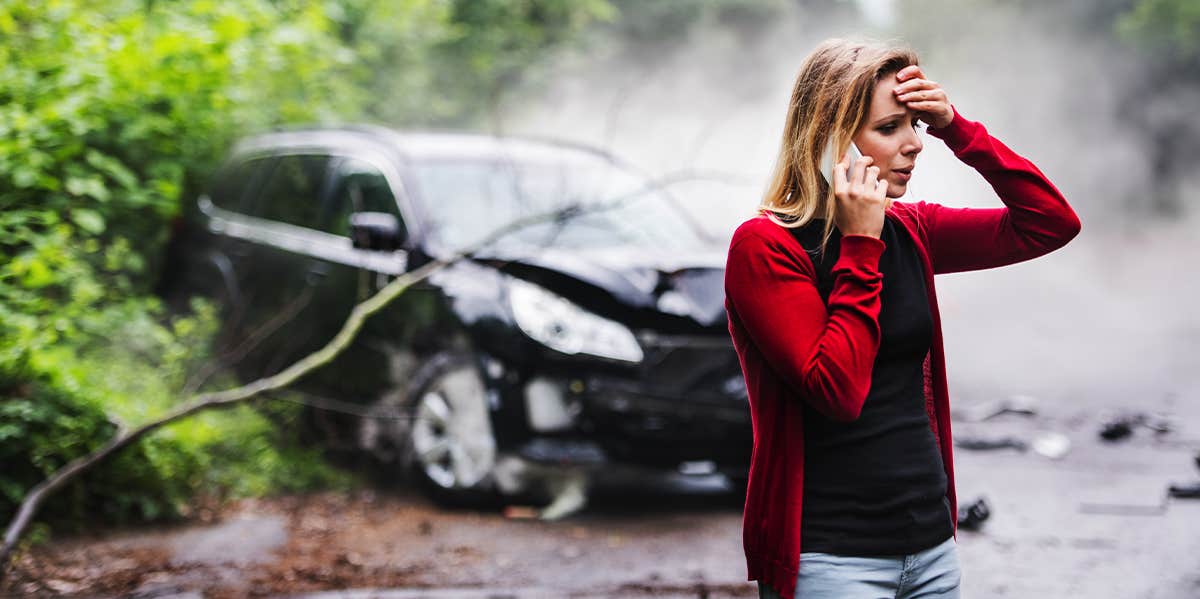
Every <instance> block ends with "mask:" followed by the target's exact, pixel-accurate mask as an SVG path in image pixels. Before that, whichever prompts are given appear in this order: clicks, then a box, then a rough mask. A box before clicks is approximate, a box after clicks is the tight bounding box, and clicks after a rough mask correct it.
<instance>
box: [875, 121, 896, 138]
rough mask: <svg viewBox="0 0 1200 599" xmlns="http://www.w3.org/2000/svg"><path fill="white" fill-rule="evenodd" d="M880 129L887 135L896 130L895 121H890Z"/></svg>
mask: <svg viewBox="0 0 1200 599" xmlns="http://www.w3.org/2000/svg"><path fill="white" fill-rule="evenodd" d="M879 130H880V131H881V132H883V133H884V134H885V135H886V134H888V133H891V132H892V131H895V130H896V125H895V123H888V124H886V125H884V126H882V127H880V128H879Z"/></svg>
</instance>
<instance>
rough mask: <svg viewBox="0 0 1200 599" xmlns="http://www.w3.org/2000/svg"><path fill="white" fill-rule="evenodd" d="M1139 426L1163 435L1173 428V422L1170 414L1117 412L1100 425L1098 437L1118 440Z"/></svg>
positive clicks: (1129, 434)
mask: <svg viewBox="0 0 1200 599" xmlns="http://www.w3.org/2000/svg"><path fill="white" fill-rule="evenodd" d="M1139 426H1144V427H1146V428H1148V429H1150V430H1152V431H1154V433H1155V434H1156V435H1163V434H1166V433H1169V432H1171V431H1173V430H1175V422H1174V420H1173V419H1172V418H1171V417H1170V416H1167V415H1164V414H1147V413H1145V412H1127V413H1122V414H1117V415H1116V416H1113V417H1112V418H1110V419H1108V420H1106V421H1105V422H1104V424H1102V425H1100V438H1101V439H1104V440H1105V441H1108V442H1113V441H1120V440H1122V439H1125V438H1127V437H1129V436H1131V435H1133V431H1134V429H1136V428H1137V427H1139Z"/></svg>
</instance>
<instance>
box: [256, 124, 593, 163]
mask: <svg viewBox="0 0 1200 599" xmlns="http://www.w3.org/2000/svg"><path fill="white" fill-rule="evenodd" d="M363 144H369V145H371V146H375V149H376V150H379V151H383V152H385V153H389V154H393V155H396V156H397V157H399V158H401V159H403V160H405V161H408V160H417V161H423V160H448V159H454V160H487V161H510V160H511V161H515V162H564V161H572V160H573V159H578V160H588V161H591V160H596V159H600V160H603V161H606V162H612V163H615V162H617V161H616V159H615V158H614V157H613V156H612V155H610V154H608V153H606V152H603V151H601V150H598V149H596V148H592V147H589V146H585V145H581V144H575V143H570V142H565V141H558V140H550V139H539V138H534V137H521V136H501V135H488V134H482V133H463V132H441V131H401V130H396V129H390V128H387V127H380V126H374V125H350V126H340V127H324V128H305V129H296V130H287V131H276V132H271V133H263V134H259V135H254V136H250V137H247V138H245V139H243V140H241V141H240V142H239V143H238V144H237V145H236V146H235V147H234V151H233V154H234V155H235V156H237V155H244V154H256V153H260V152H271V151H279V150H300V149H319V148H335V147H351V148H353V147H362V146H363Z"/></svg>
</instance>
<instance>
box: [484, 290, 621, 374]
mask: <svg viewBox="0 0 1200 599" xmlns="http://www.w3.org/2000/svg"><path fill="white" fill-rule="evenodd" d="M510 281H511V284H510V285H509V294H508V297H509V303H510V305H511V306H512V312H513V317H514V318H515V319H516V321H517V326H519V327H521V330H522V331H524V332H525V334H526V335H529V337H530V338H531V339H533V340H534V341H537V342H538V343H541V344H542V345H545V346H547V347H549V348H551V349H553V350H556V351H559V352H562V353H564V354H570V355H574V354H589V355H593V356H599V357H601V358H609V359H612V360H623V361H625V362H641V361H642V348H641V346H640V345H638V342H637V339H635V338H634V337H633V332H632V331H630V330H629V328H628V327H626V326H625V325H623V324H621V323H619V322H615V321H612V320H609V319H607V318H602V317H600V316H597V315H595V314H593V313H591V312H588V311H587V310H584V309H583V308H580V307H579V306H577V305H575V304H574V303H572V302H571V301H569V300H567V299H566V298H564V297H561V296H559V295H556V294H554V293H550V292H549V291H546V290H545V289H542V288H541V287H538V286H537V285H534V284H532V283H529V282H527V281H523V280H521V279H510Z"/></svg>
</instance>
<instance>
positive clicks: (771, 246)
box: [725, 225, 885, 421]
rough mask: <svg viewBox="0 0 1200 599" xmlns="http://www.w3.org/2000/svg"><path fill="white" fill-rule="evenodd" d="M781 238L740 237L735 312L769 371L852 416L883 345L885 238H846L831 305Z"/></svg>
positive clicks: (796, 251) (735, 249)
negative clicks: (881, 264) (882, 260)
mask: <svg viewBox="0 0 1200 599" xmlns="http://www.w3.org/2000/svg"><path fill="white" fill-rule="evenodd" d="M771 226H777V225H771ZM784 241H785V240H782V239H771V238H767V237H764V236H761V235H758V234H748V235H744V236H740V238H739V236H735V238H734V240H733V243H732V244H731V246H730V250H729V259H728V262H727V264H726V279H725V293H726V297H727V299H728V300H729V303H728V305H729V306H730V308H731V310H730V312H731V314H730V317H731V318H732V319H735V320H736V321H737V323H738V324H740V325H741V327H742V328H743V329H744V330H745V332H746V335H747V337H748V338H749V341H750V342H752V343H753V345H754V346H755V349H757V350H758V351H759V353H760V354H761V355H762V356H763V359H764V360H765V362H766V363H767V365H768V366H769V367H770V368H771V370H773V371H774V372H775V373H776V374H777V375H778V376H779V377H780V378H782V379H783V381H784V382H786V383H787V384H788V385H789V386H791V387H792V388H793V389H795V390H796V391H798V395H800V396H801V397H803V398H804V399H805V400H807V401H808V402H809V403H810V404H811V405H812V407H813V408H815V409H816V410H817V411H819V412H821V413H822V414H824V415H826V416H828V417H829V418H832V419H835V420H839V421H851V420H855V419H857V418H858V416H859V414H860V413H861V412H862V406H863V402H865V401H866V397H867V392H868V390H869V389H870V386H871V368H872V365H873V364H874V361H875V354H876V353H877V352H878V350H879V341H880V335H881V333H880V328H879V310H880V297H879V294H880V291H881V290H882V288H883V275H882V274H880V272H879V257H880V255H881V254H882V253H883V250H884V247H885V244H884V242H883V241H881V240H879V239H877V238H874V237H867V236H860V235H847V236H844V237H842V239H841V250H840V254H839V257H838V260H837V263H836V264H834V266H833V270H832V274H833V276H834V283H833V290H832V291H831V292H830V295H829V305H828V308H826V305H825V302H823V301H822V300H821V296H820V294H819V293H818V291H817V287H816V282H815V276H814V272H813V270H812V266H811V261H809V260H808V258H807V256H803V255H800V254H802V253H803V251H804V250H803V248H800V247H799V244H796V243H785V242H784ZM787 241H791V240H790V239H789V240H787ZM743 349H744V348H739V351H742V350H743ZM747 378H748V379H749V378H750V375H749V373H748V377H747ZM747 383H748V384H753V383H754V381H751V380H748V381H747Z"/></svg>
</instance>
